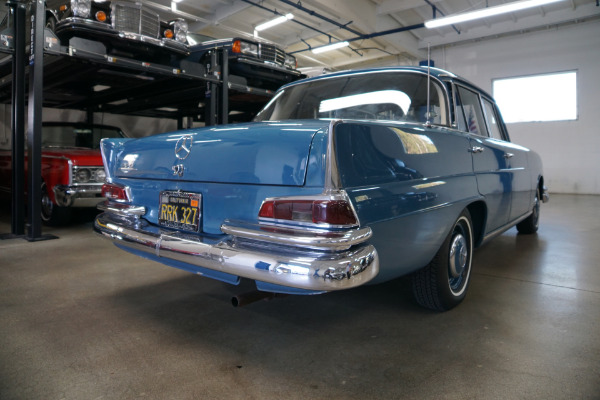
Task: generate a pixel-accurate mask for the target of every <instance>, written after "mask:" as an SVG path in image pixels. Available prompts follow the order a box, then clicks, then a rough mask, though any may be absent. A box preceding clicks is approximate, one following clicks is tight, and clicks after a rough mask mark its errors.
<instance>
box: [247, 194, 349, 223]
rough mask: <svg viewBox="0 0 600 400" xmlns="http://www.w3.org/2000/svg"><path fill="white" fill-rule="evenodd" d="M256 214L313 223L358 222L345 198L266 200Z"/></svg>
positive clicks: (262, 216)
mask: <svg viewBox="0 0 600 400" xmlns="http://www.w3.org/2000/svg"><path fill="white" fill-rule="evenodd" d="M258 216H259V217H260V218H270V219H274V220H288V221H297V222H309V223H314V224H329V225H357V224H358V221H357V219H356V215H354V211H353V210H352V207H351V206H350V204H349V203H348V202H347V201H346V200H266V201H265V202H263V204H262V206H261V208H260V211H259V213H258Z"/></svg>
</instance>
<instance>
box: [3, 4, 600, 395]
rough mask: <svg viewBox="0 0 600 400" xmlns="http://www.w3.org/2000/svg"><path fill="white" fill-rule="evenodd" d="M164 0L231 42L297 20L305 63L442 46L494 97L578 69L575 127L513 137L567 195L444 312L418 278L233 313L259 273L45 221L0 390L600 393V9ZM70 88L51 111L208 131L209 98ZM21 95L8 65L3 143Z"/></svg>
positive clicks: (8, 299) (555, 193) (497, 246)
mask: <svg viewBox="0 0 600 400" xmlns="http://www.w3.org/2000/svg"><path fill="white" fill-rule="evenodd" d="M148 3H152V4H153V5H154V6H155V8H156V9H157V10H159V11H160V14H161V18H163V19H165V20H168V19H173V18H179V17H183V18H185V19H186V20H188V22H189V25H190V31H192V32H197V33H202V34H205V35H209V36H212V37H219V38H221V37H232V36H238V35H251V34H252V31H253V30H254V28H255V27H256V26H257V25H258V24H260V23H262V22H264V21H266V20H268V19H270V18H272V17H273V16H274V15H275V14H282V15H285V14H287V13H293V14H294V19H293V20H291V21H288V22H287V23H285V24H282V25H279V26H277V27H274V28H273V29H269V30H266V31H263V32H261V34H260V36H261V37H263V38H265V39H268V40H271V41H273V42H275V43H277V44H278V45H279V46H281V47H282V48H284V49H285V50H286V51H287V52H288V53H292V54H294V55H295V56H296V57H297V60H298V67H299V68H301V69H304V71H306V73H314V71H325V70H327V71H339V70H345V69H358V68H365V67H366V68H371V67H380V66H395V65H419V63H421V62H422V61H424V60H427V57H428V55H427V54H428V47H429V48H430V57H431V60H432V61H433V62H434V63H435V66H436V67H440V68H444V69H447V70H449V71H452V72H454V73H456V74H457V75H460V76H463V77H465V78H467V79H468V80H470V81H471V82H473V83H475V84H477V85H478V86H480V87H482V88H483V89H485V90H487V91H488V92H489V93H491V94H492V95H493V94H494V93H493V90H492V83H493V81H494V80H497V79H501V78H509V77H522V76H530V75H536V74H545V73H554V72H564V71H576V72H577V118H576V119H574V120H568V121H552V122H522V123H511V124H509V125H508V130H509V133H510V135H511V140H512V141H513V142H515V143H518V144H521V145H523V146H526V147H530V148H532V149H534V150H535V151H536V152H538V153H539V154H540V155H541V157H542V160H543V163H544V171H545V175H546V185H547V186H548V188H549V192H550V202H548V203H545V204H543V205H542V211H541V222H540V229H539V231H538V233H537V234H536V235H531V236H525V235H519V234H517V231H516V230H515V229H514V228H513V229H510V230H509V231H507V232H505V233H504V234H502V235H501V236H499V237H497V238H495V239H494V240H492V241H490V242H489V243H486V244H485V245H483V246H482V247H481V248H479V249H477V250H476V251H475V255H474V269H473V275H472V281H471V283H470V289H469V293H468V295H467V297H466V299H465V301H464V302H463V303H462V304H461V305H460V306H459V307H457V308H455V309H453V310H451V311H449V312H446V313H435V312H431V311H428V310H425V309H423V308H421V307H419V306H418V305H416V303H415V302H414V300H413V299H412V297H411V288H410V285H409V284H408V282H407V280H406V279H399V280H396V281H393V282H389V283H385V284H381V285H376V286H365V287H361V288H358V289H353V290H351V291H343V292H333V293H328V294H324V295H319V296H288V297H283V298H277V299H273V300H270V301H258V302H255V303H252V304H249V305H247V306H244V307H238V308H234V307H232V305H231V298H232V297H233V296H236V295H239V294H242V293H245V292H249V291H251V290H252V289H253V285H252V284H251V283H250V282H242V284H241V285H240V286H231V285H227V284H225V283H221V282H217V281H213V280H210V279H205V278H202V277H199V276H195V275H193V274H190V273H187V272H184V271H179V270H175V269H172V268H167V267H165V266H163V265H159V264H156V263H153V262H150V261H146V260H144V259H142V258H139V257H135V256H132V255H130V254H128V253H125V252H123V251H120V250H119V249H117V248H116V247H114V246H113V245H112V244H111V243H110V242H108V241H105V240H101V239H100V238H99V237H98V236H96V235H95V234H94V233H93V230H92V226H93V218H94V214H95V212H93V211H91V212H80V213H78V214H77V217H76V218H75V219H74V220H73V221H72V222H71V223H70V224H68V225H66V226H62V227H48V226H43V228H42V229H43V234H44V235H47V236H52V237H56V238H57V239H56V240H39V241H38V240H32V241H28V240H24V239H23V238H7V239H4V240H0V299H1V302H0V318H1V320H2V325H1V327H0V360H1V361H0V398H2V399H97V398H98V399H99V398H108V399H117V398H118V399H130V398H156V399H161V398H173V399H196V398H200V399H202V398H207V399H209V398H223V399H225V398H227V399H253V398H284V397H285V398H290V399H296V398H297V399H364V398H381V399H384V398H385V399H387V398H391V399H396V398H397V399H403V398H407V399H442V398H443V399H465V398H477V399H478V398H484V399H488V398H489V399H507V398H509V399H510V398H526V399H571V398H581V399H597V398H599V396H600V395H599V393H600V335H599V334H598V332H599V331H600V274H599V273H598V266H599V265H600V251H599V250H598V247H597V244H598V243H600V214H599V212H598V209H599V208H600V179H599V177H598V174H597V171H599V170H600V157H599V156H598V150H597V149H598V148H600V135H598V128H597V125H598V124H597V122H596V118H595V116H596V113H597V105H598V104H599V102H600V95H599V93H600V81H599V80H598V79H597V77H598V75H599V73H600V67H599V66H600V35H598V32H600V7H599V6H598V2H597V1H587V0H570V1H563V2H559V3H555V4H551V5H548V6H538V7H535V8H532V9H529V10H524V11H519V12H513V13H509V14H506V15H503V16H496V17H491V18H485V19H482V20H478V21H472V22H469V23H461V24H456V25H453V26H449V27H444V28H437V29H427V28H425V27H423V26H422V24H423V22H424V21H426V20H429V19H432V18H433V17H436V16H437V17H439V16H444V15H453V14H456V13H459V12H462V11H465V10H468V9H471V8H478V7H479V8H481V7H484V6H485V5H483V4H475V3H474V2H470V1H468V0H439V1H430V0H411V1H403V2H398V1H392V0H387V1H386V0H352V1H341V0H340V1H325V0H304V1H302V2H295V1H283V0H266V1H261V2H258V1H250V0H234V1H219V0H211V1H204V2H191V1H190V2H188V1H187V0H183V1H181V2H177V3H176V4H175V5H174V6H173V4H171V2H170V1H169V2H167V1H159V0H155V1H153V2H148ZM503 3H508V1H506V2H504V1H490V2H489V6H496V5H498V4H503ZM486 4H487V2H486ZM311 12H312V13H311ZM344 40H347V41H349V46H347V47H345V48H342V49H338V50H335V51H331V52H327V53H321V54H313V53H312V52H311V51H310V50H311V49H312V48H317V47H320V46H324V45H326V44H328V43H330V42H337V41H344ZM11 57H12V55H11V54H10V53H9V52H6V51H5V52H4V53H0V59H1V60H0V71H4V70H2V69H1V68H2V67H1V66H6V65H8V67H7V68H10V62H11ZM53 57H56V55H54V54H52V52H51V51H50V52H49V53H47V54H46V58H48V59H51V60H54V58H53ZM63 58H64V57H63ZM57 62H59V63H60V64H54V67H55V70H54V71H53V70H52V68H53V66H52V65H53V64H52V62H47V63H45V65H44V67H45V71H46V72H45V73H52V72H54V73H55V76H57V75H60V72H61V71H63V74H65V75H67V74H68V75H75V74H76V72H80V75H79V76H80V77H81V78H82V79H84V80H86V81H89V80H91V79H94V74H95V73H97V71H98V69H96V70H93V69H92V70H89V71H85V73H84V71H83V68H84V65H85V66H87V65H88V63H87V62H86V63H81V62H80V61H78V60H73V59H68V60H66V61H65V60H63V59H61V60H59V61H57ZM7 63H8V64H7ZM67 66H68V68H69V69H65V68H66V67H67ZM102 68H105V67H102ZM102 68H101V69H102ZM309 71H310V72H309ZM154 73H155V74H157V75H156V76H159V75H160V74H161V71H158V70H157V71H155V72H154ZM5 75H6V74H5ZM180 79H192V80H193V77H192V78H182V77H180ZM208 81H209V83H210V79H209V80H208ZM47 82H48V80H45V89H44V90H46V86H47ZM177 82H179V83H177ZM205 83H206V82H204V83H203V85H204V84H205ZM167 85H172V86H173V87H175V88H176V89H177V90H183V88H189V86H190V85H189V82H184V83H183V84H181V81H179V80H173V82H171V83H168V84H167ZM177 85H180V86H177ZM232 85H233V86H229V88H230V90H229V91H226V92H227V93H226V94H225V93H222V95H223V96H225V95H228V97H229V100H230V101H231V104H232V105H233V104H234V103H235V102H236V101H239V103H237V105H233V106H232V107H233V109H236V110H240V109H243V110H244V111H248V112H255V111H256V104H258V103H260V102H261V101H262V102H266V101H268V99H269V98H270V96H272V95H273V93H272V92H269V91H264V92H263V91H260V89H257V88H253V89H252V91H249V90H247V89H246V88H244V87H243V85H242V86H240V87H237V88H236V86H235V85H236V84H235V82H234V83H232ZM56 87H58V88H60V89H61V90H62V89H64V87H60V86H55V88H56ZM201 88H203V89H204V86H201ZM236 89H237V90H236ZM177 90H174V93H175V94H176V93H177ZM202 92H203V93H204V90H202ZM250 92H251V93H250ZM57 94H60V90H59V91H58V92H57V91H55V92H53V91H52V90H50V88H49V89H48V90H47V91H46V93H45V95H44V104H43V105H44V108H43V112H42V113H41V116H40V117H41V118H42V120H43V121H44V122H46V121H72V122H81V121H86V120H89V119H92V120H93V121H94V122H97V123H99V122H102V123H105V124H110V125H116V126H120V127H121V128H122V129H123V130H124V131H125V132H126V133H127V134H128V135H129V136H132V137H142V136H147V135H151V134H155V133H160V132H167V131H171V130H175V129H178V128H182V127H184V125H185V124H187V126H189V127H191V126H194V127H195V126H202V125H203V124H204V123H206V121H205V120H204V121H203V120H202V118H194V117H192V115H199V114H203V113H204V110H202V111H198V110H195V109H190V108H189V107H190V104H192V102H188V103H186V104H184V105H180V107H174V108H173V109H172V108H169V109H168V110H164V109H163V110H160V108H161V107H160V106H159V105H154V106H153V107H149V108H143V107H138V108H136V110H135V111H133V112H128V111H127V110H125V111H123V112H120V111H119V110H115V109H113V110H109V111H111V112H109V111H105V110H98V109H94V110H93V111H90V110H89V109H86V107H88V108H89V104H88V103H89V102H88V103H86V99H85V98H83V99H80V100H81V102H80V103H77V102H72V101H71V102H62V103H61V102H59V101H57V99H59V100H60V98H59V97H57ZM10 95H11V86H10V82H9V81H8V80H7V77H6V76H0V99H1V101H2V104H0V148H1V149H3V150H5V149H10V138H11V134H12V133H11V132H12V131H11V115H12V112H13V110H12V104H11V101H12V100H11V97H10ZM53 95H54V96H53ZM249 95H250V97H249ZM191 98H193V96H192V97H191ZM51 101H56V102H55V103H53V104H50V103H49V102H51ZM194 101H196V100H194ZM68 104H78V106H77V107H76V108H69V105H68ZM246 105H249V108H247V109H246V108H244V107H245V106H246ZM173 110H175V111H173ZM213 122H214V123H220V122H222V119H219V118H215V121H213ZM1 194H2V196H0V201H1V203H0V234H8V233H9V232H11V230H12V229H13V228H14V227H13V226H12V215H11V210H12V206H13V205H12V204H11V199H10V196H9V195H5V194H4V193H1ZM29 223H30V224H31V222H29ZM36 223H37V222H36Z"/></svg>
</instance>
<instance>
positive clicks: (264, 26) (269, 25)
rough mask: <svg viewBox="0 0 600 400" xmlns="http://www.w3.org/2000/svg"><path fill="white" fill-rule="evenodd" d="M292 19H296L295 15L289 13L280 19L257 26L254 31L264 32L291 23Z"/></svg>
mask: <svg viewBox="0 0 600 400" xmlns="http://www.w3.org/2000/svg"><path fill="white" fill-rule="evenodd" d="M290 19H294V14H292V13H288V14H285V15H282V16H280V17H277V18H273V19H272V20H270V21H267V22H265V23H264V24H260V25H257V26H256V28H254V30H255V31H257V32H260V31H264V30H265V29H269V28H272V27H274V26H275V25H279V24H281V23H284V22H286V21H289V20H290Z"/></svg>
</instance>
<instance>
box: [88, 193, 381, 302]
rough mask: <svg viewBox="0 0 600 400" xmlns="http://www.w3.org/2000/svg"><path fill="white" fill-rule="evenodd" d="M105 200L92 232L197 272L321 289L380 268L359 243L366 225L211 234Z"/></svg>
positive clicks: (356, 282)
mask: <svg viewBox="0 0 600 400" xmlns="http://www.w3.org/2000/svg"><path fill="white" fill-rule="evenodd" d="M107 203H108V202H107ZM107 203H104V207H100V208H101V209H104V210H110V211H107V212H104V213H102V214H100V215H99V216H98V217H97V218H96V221H95V224H94V230H95V231H96V232H97V233H99V234H101V235H102V236H104V237H105V238H108V239H110V240H112V241H113V242H114V243H115V244H117V245H118V246H119V247H121V248H124V249H126V250H129V251H132V252H135V253H140V252H141V253H142V254H144V253H145V254H146V256H147V258H150V259H153V260H156V261H159V262H161V261H162V262H164V263H165V264H167V265H171V266H173V262H179V263H184V264H185V268H184V269H187V270H190V271H193V272H197V273H199V274H203V275H204V273H203V272H202V270H203V269H208V270H212V271H216V272H218V273H222V274H229V275H233V276H237V277H243V278H248V279H253V280H256V281H258V282H266V283H269V284H273V285H277V286H284V287H290V288H295V289H303V290H308V291H311V292H323V291H331V290H340V289H348V288H352V287H356V286H360V285H363V284H365V283H367V282H369V281H370V280H371V279H373V278H374V277H375V276H376V275H377V273H378V272H379V258H378V255H377V251H376V250H375V248H374V247H373V246H372V245H370V244H367V243H364V241H365V240H366V239H367V238H368V237H369V236H370V229H369V228H364V229H362V230H355V231H354V233H349V234H348V233H346V234H344V235H335V236H333V237H331V236H330V237H327V236H322V237H319V235H317V234H313V236H314V237H315V239H314V240H312V241H311V240H310V239H309V238H308V236H306V235H304V236H303V237H301V238H300V239H299V240H296V239H295V238H294V235H293V234H292V232H290V231H288V232H284V233H278V232H275V230H272V231H271V230H270V231H260V232H252V231H251V229H249V228H248V227H240V226H237V225H234V224H231V225H224V226H223V227H222V230H223V231H224V232H227V233H228V234H227V235H219V236H217V237H215V236H210V235H195V234H184V233H181V232H176V231H168V230H163V229H160V228H159V227H157V226H154V225H150V224H148V223H147V222H146V221H145V220H142V219H140V218H139V210H137V211H135V210H136V209H135V208H132V210H134V212H133V213H131V214H129V212H128V210H129V209H128V208H127V207H122V208H120V209H119V208H118V207H117V208H113V209H112V210H111V209H110V207H108V206H107ZM236 235H238V236H236ZM341 243H345V244H341ZM307 244H308V246H307ZM340 249H342V250H340ZM169 261H171V262H169ZM194 267H197V268H198V269H197V270H195V269H194ZM205 275H208V276H209V274H205Z"/></svg>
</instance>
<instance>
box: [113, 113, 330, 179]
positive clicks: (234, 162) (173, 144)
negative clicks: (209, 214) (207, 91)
mask: <svg viewBox="0 0 600 400" xmlns="http://www.w3.org/2000/svg"><path fill="white" fill-rule="evenodd" d="M322 128H327V122H326V121H309V122H307V121H286V122H285V123H277V122H257V123H246V124H235V125H226V126H216V127H206V128H197V129H189V130H185V131H177V132H171V133H165V134H160V135H156V136H151V137H146V138H143V139H139V140H130V141H126V142H125V143H124V145H123V151H122V152H120V154H119V157H118V160H117V163H116V165H117V169H116V171H115V174H116V176H117V177H122V178H133V179H136V178H139V179H156V180H172V181H188V182H190V181H191V182H214V183H228V184H261V185H283V186H302V185H303V184H304V182H305V177H306V169H307V163H308V157H309V153H310V146H311V143H312V139H313V136H314V134H315V133H316V132H317V131H318V130H319V129H322Z"/></svg>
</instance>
